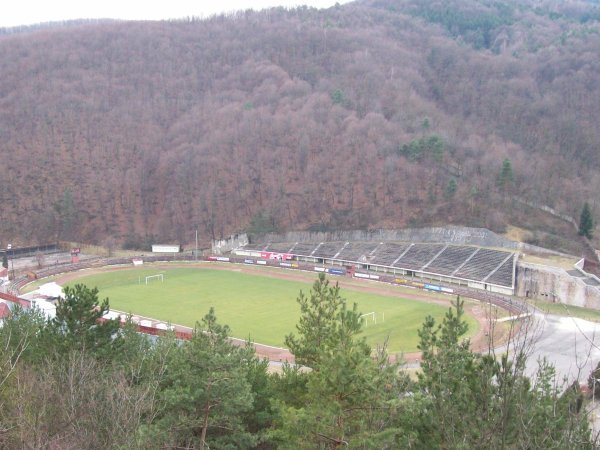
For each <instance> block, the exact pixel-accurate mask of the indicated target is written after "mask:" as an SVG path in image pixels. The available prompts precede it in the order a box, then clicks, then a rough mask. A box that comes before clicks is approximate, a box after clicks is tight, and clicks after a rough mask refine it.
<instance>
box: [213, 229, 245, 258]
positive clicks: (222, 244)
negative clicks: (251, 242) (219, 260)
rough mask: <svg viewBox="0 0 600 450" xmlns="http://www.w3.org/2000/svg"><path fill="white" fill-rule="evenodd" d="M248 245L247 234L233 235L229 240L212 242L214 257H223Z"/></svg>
mask: <svg viewBox="0 0 600 450" xmlns="http://www.w3.org/2000/svg"><path fill="white" fill-rule="evenodd" d="M246 244H248V235H247V234H246V233H243V234H232V235H231V236H230V237H229V238H227V239H221V240H216V241H212V246H211V249H212V253H213V254H214V255H223V254H225V253H229V252H231V250H233V249H234V248H238V247H241V246H242V245H246Z"/></svg>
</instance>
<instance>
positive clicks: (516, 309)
mask: <svg viewBox="0 0 600 450" xmlns="http://www.w3.org/2000/svg"><path fill="white" fill-rule="evenodd" d="M132 259H133V258H97V259H93V260H86V261H83V262H80V263H76V264H65V265H61V266H54V267H49V268H46V269H42V270H39V271H35V272H33V273H34V274H35V276H36V278H45V277H49V276H53V275H58V274H61V273H65V272H73V271H77V270H83V269H90V268H94V267H98V268H99V267H106V266H117V265H130V264H132ZM141 259H143V261H144V262H177V261H188V262H194V261H209V262H226V263H232V264H246V265H257V266H268V267H279V268H285V269H292V270H302V271H308V272H317V273H321V272H322V273H327V274H330V275H336V276H351V277H353V278H358V279H362V280H370V281H379V282H384V283H390V284H394V285H400V286H406V287H411V288H416V289H422V290H426V291H431V292H439V293H445V294H455V295H460V296H464V297H469V298H473V299H476V300H480V301H482V302H486V303H491V304H493V305H496V306H499V307H501V308H503V309H506V310H508V311H509V312H511V313H513V314H522V313H526V312H531V311H530V310H531V307H529V306H528V305H527V304H526V303H525V302H522V301H520V300H517V299H514V298H512V297H508V296H504V295H501V294H496V293H490V292H488V291H481V290H479V289H469V288H465V287H461V286H452V287H450V286H446V285H442V284H432V283H422V282H419V281H416V280H414V279H412V280H411V279H405V278H400V277H397V276H393V275H380V274H373V273H369V272H364V271H354V270H353V269H351V270H348V268H345V267H340V266H334V267H326V266H316V265H314V264H310V263H305V262H301V261H294V260H281V259H268V260H266V259H260V258H248V257H235V256H214V255H211V256H207V257H201V258H196V257H195V256H193V255H156V256H142V257H141ZM30 281H31V279H30V278H28V277H26V276H23V277H19V278H18V279H17V280H15V282H14V283H13V284H12V286H11V288H13V290H14V292H18V289H19V288H20V287H22V286H23V285H25V284H27V283H28V282H30ZM6 295H9V294H6ZM14 297H15V298H18V297H17V296H14ZM18 299H19V300H21V301H22V304H23V306H25V307H27V306H28V305H29V301H27V300H25V299H20V298H18ZM24 302H27V305H25V304H24ZM159 331H160V330H159Z"/></svg>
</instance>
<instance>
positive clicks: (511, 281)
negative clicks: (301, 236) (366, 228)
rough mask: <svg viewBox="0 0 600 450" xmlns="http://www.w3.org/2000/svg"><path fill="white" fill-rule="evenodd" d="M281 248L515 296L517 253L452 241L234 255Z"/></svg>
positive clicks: (303, 246)
mask: <svg viewBox="0 0 600 450" xmlns="http://www.w3.org/2000/svg"><path fill="white" fill-rule="evenodd" d="M260 252H281V253H285V254H289V255H292V256H291V257H292V258H293V259H294V260H296V261H304V262H310V263H315V264H328V265H337V266H345V267H352V268H353V269H362V270H369V271H375V272H383V273H388V274H393V275H399V276H403V277H408V278H418V279H421V280H422V281H423V282H427V281H429V280H431V281H436V282H443V283H451V284H458V285H463V286H468V287H471V288H477V289H483V290H486V291H490V292H497V293H501V294H508V295H513V294H514V289H515V263H516V253H514V252H507V251H501V250H493V249H487V248H481V247H472V246H466V245H462V246H461V245H451V244H432V243H406V242H342V241H330V242H318V243H308V242H295V243H280V242H279V243H265V244H248V245H245V246H242V247H240V248H238V249H236V250H234V253H236V254H238V255H246V256H258V257H260Z"/></svg>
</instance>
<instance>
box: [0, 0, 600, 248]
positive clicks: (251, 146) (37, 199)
mask: <svg viewBox="0 0 600 450" xmlns="http://www.w3.org/2000/svg"><path fill="white" fill-rule="evenodd" d="M465 4H467V3H465ZM529 6H531V5H529ZM411 8H412V9H411ZM413 9H414V4H412V3H411V2H409V1H406V2H395V3H392V2H387V1H379V2H375V1H373V2H359V3H353V4H348V5H344V6H338V7H334V8H330V9H328V10H315V9H310V8H299V9H292V10H284V9H273V10H268V11H263V12H244V13H237V14H233V15H229V16H219V17H214V18H211V19H207V20H201V21H179V22H177V21H175V22H161V23H158V22H150V23H135V22H133V23H84V24H81V25H79V26H75V25H73V26H69V27H55V28H40V29H36V30H33V31H31V32H22V33H12V34H5V35H3V36H0V79H1V80H2V83H0V102H1V105H2V106H1V108H0V135H1V136H2V152H3V159H2V164H0V181H1V183H2V189H0V199H1V201H2V205H3V219H4V220H3V221H2V223H1V224H0V229H1V231H2V233H3V234H8V235H13V236H14V235H19V236H22V237H23V238H24V239H29V240H32V241H34V240H37V241H45V240H49V239H52V238H53V237H54V236H56V235H57V233H58V231H57V230H60V223H59V218H58V217H57V213H56V208H55V205H56V204H57V202H58V201H60V199H61V196H62V195H63V192H64V191H65V189H66V188H69V189H70V190H71V192H72V193H73V197H74V204H75V208H76V212H77V216H76V217H77V221H78V223H77V224H76V226H75V227H74V229H73V231H72V235H71V236H62V237H63V238H65V239H80V240H88V241H96V242H101V241H102V240H103V239H104V238H106V237H107V236H114V237H115V238H117V239H120V240H124V239H126V238H127V236H156V237H157V238H158V239H160V240H169V239H173V240H178V241H180V242H191V241H192V240H193V236H194V232H193V230H195V229H196V227H198V228H199V231H200V233H201V237H203V238H204V239H209V238H213V237H221V236H223V235H227V234H229V233H232V232H235V231H239V230H241V229H244V228H245V227H247V226H248V224H249V223H250V220H251V219H252V217H254V216H256V214H257V213H259V212H260V211H270V212H272V213H273V214H274V215H275V217H276V222H277V226H278V227H279V228H296V229H298V228H308V227H313V228H314V227H321V228H355V227H376V226H402V225H406V224H409V223H410V224H412V225H414V224H425V223H445V222H448V221H450V222H455V223H463V224H473V223H482V222H483V223H487V222H490V223H491V222H493V224H491V225H492V226H498V225H499V224H504V223H507V222H511V221H516V220H518V217H516V216H515V215H513V214H512V211H511V208H510V207H509V206H507V204H506V202H505V200H506V198H505V197H506V193H507V191H504V192H499V191H498V189H497V187H496V185H495V182H496V178H497V174H498V171H499V169H500V167H501V164H502V161H503V160H504V159H505V158H508V159H510V160H511V161H512V162H513V168H514V172H515V179H514V185H513V186H511V187H510V190H509V191H508V192H509V193H510V194H511V195H521V196H524V197H526V198H529V199H531V200H533V201H536V202H541V203H546V204H549V205H550V206H553V207H555V208H558V209H559V210H562V211H564V212H565V213H570V214H572V215H576V214H577V211H578V210H579V209H580V207H581V203H583V200H582V201H581V202H580V201H579V199H586V200H589V199H592V203H593V194H594V193H595V192H598V188H600V177H599V176H598V171H597V168H598V167H599V166H600V156H599V154H598V152H597V148H598V146H599V144H600V134H599V131H598V127H597V126H596V123H595V122H596V120H595V118H597V117H599V116H600V83H599V82H598V76H597V74H598V73H600V60H599V59H598V58H597V48H598V45H600V34H599V32H598V30H599V26H598V23H597V22H596V21H589V22H586V23H582V22H578V21H576V20H569V17H571V16H573V15H574V16H573V17H580V16H581V14H582V13H581V10H580V9H577V8H576V9H575V10H573V11H571V12H569V11H566V12H565V11H561V13H564V14H567V15H566V16H565V17H564V18H562V19H561V18H558V19H556V18H554V19H552V18H550V17H549V16H547V15H543V14H539V13H535V12H534V9H533V7H524V8H521V9H519V10H515V14H516V16H515V21H514V23H512V24H509V25H505V26H502V27H499V28H498V29H495V30H493V33H494V34H493V36H492V38H493V39H492V40H491V41H490V46H491V47H490V50H491V51H490V50H488V49H474V48H473V47H471V46H469V45H462V44H461V42H460V36H459V37H458V38H456V39H455V38H453V37H452V36H450V35H449V34H448V33H447V32H445V31H444V30H443V29H442V28H441V27H439V26H438V25H435V24H431V23H427V22H426V21H425V20H423V19H422V18H416V17H414V16H412V15H410V12H411V11H412V10H413ZM568 14H571V16H568ZM494 52H495V53H494ZM425 118H427V124H428V126H424V123H425ZM433 135H437V136H440V137H441V138H442V139H443V140H444V142H445V151H444V153H443V156H442V158H441V159H439V158H438V159H431V158H423V159H420V160H411V159H409V158H406V157H405V156H403V155H402V154H401V153H400V152H399V151H398V149H399V148H401V147H402V146H403V145H405V144H408V143H410V142H411V141H413V140H416V139H420V138H422V137H428V136H433ZM575 174H576V175H575ZM452 177H454V178H456V181H457V191H456V194H455V195H453V196H452V198H451V199H450V198H445V197H444V189H445V187H446V186H447V185H448V182H449V180H450V178H452ZM474 187H476V192H477V196H476V197H475V196H474V195H472V192H473V188H474ZM475 201H477V202H478V203H481V204H483V205H484V206H482V207H483V208H484V209H487V208H493V209H495V210H496V212H495V213H494V215H493V216H490V217H489V218H488V219H485V218H481V217H480V214H481V207H478V208H476V207H475ZM476 211H479V212H477V213H476ZM494 224H495V225H494ZM534 226H535V225H534Z"/></svg>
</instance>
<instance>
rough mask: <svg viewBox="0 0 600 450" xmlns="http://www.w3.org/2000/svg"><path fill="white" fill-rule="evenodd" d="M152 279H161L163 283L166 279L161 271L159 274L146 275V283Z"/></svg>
mask: <svg viewBox="0 0 600 450" xmlns="http://www.w3.org/2000/svg"><path fill="white" fill-rule="evenodd" d="M152 280H156V281H160V282H161V283H163V282H164V281H165V279H164V277H163V274H162V273H159V274H157V275H148V276H147V277H146V284H148V283H149V282H151V281H152Z"/></svg>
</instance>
